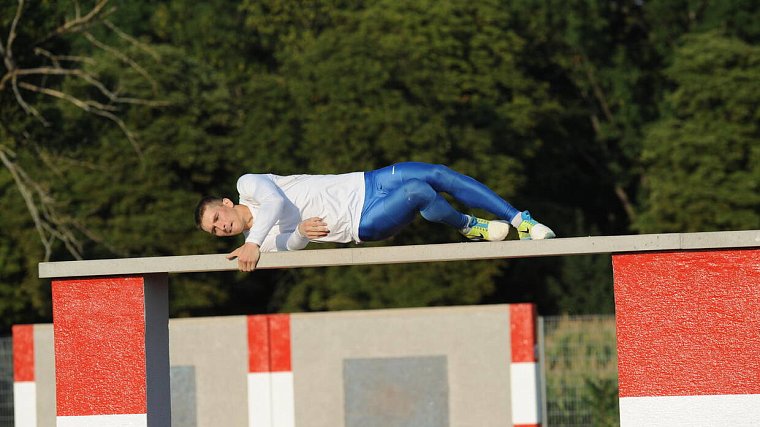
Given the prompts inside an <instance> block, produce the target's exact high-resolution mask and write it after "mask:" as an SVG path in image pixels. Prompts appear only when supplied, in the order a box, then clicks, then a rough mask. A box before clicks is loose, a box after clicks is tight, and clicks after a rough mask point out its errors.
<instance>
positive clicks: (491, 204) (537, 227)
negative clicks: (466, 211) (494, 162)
mask: <svg viewBox="0 0 760 427" xmlns="http://www.w3.org/2000/svg"><path fill="white" fill-rule="evenodd" d="M389 169H390V175H389ZM380 171H382V173H379V174H378V180H379V181H383V180H387V181H388V182H389V183H390V184H391V185H392V184H393V183H398V182H402V183H403V182H405V181H407V180H411V179H416V180H420V181H424V182H426V183H428V184H429V185H430V186H431V187H432V188H433V189H434V190H435V191H436V192H445V193H448V194H450V195H451V196H453V197H454V199H456V200H458V201H459V202H461V203H464V204H465V205H467V206H468V207H470V208H478V209H483V210H486V211H488V212H490V213H491V214H493V215H495V216H497V217H498V218H501V219H504V220H507V221H509V222H510V223H511V224H512V225H513V226H514V227H516V228H517V230H518V235H519V237H520V239H524V240H526V239H550V238H553V237H555V234H554V232H553V231H552V230H551V229H550V228H549V227H547V226H545V225H543V224H541V223H539V222H538V221H536V220H534V219H533V218H532V217H531V216H530V213H529V212H528V211H524V212H520V211H519V210H517V209H515V208H514V207H513V206H512V205H511V204H509V202H507V201H506V200H504V199H503V198H502V197H500V196H499V195H498V194H496V193H495V192H494V191H493V190H491V189H490V188H488V187H487V186H486V185H485V184H483V183H481V182H479V181H478V180H476V179H474V178H472V177H470V176H467V175H464V174H461V173H459V172H456V171H454V170H452V169H451V168H449V167H446V166H444V165H433V164H428V163H421V162H404V163H398V164H396V165H393V166H389V167H387V168H383V169H381V170H380ZM484 224H485V226H486V227H487V224H486V223H484ZM473 225H475V224H473ZM489 240H490V239H489ZM499 240H501V239H499Z"/></svg>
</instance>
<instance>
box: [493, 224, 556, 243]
mask: <svg viewBox="0 0 760 427" xmlns="http://www.w3.org/2000/svg"><path fill="white" fill-rule="evenodd" d="M549 231H551V230H549ZM508 234H509V223H508V222H507V221H500V220H495V221H493V220H492V221H489V222H488V239H486V240H488V241H491V242H499V241H502V240H504V239H506V238H507V235H508Z"/></svg>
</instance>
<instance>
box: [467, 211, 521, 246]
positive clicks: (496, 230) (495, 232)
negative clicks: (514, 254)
mask: <svg viewBox="0 0 760 427" xmlns="http://www.w3.org/2000/svg"><path fill="white" fill-rule="evenodd" d="M459 232H460V233H462V234H463V235H464V237H466V238H468V239H470V240H489V241H492V242H496V241H499V240H504V239H506V238H507V234H509V223H508V222H506V221H498V220H494V221H489V220H487V219H482V218H476V217H474V216H472V215H470V223H469V224H468V225H467V227H465V228H463V229H461V230H459Z"/></svg>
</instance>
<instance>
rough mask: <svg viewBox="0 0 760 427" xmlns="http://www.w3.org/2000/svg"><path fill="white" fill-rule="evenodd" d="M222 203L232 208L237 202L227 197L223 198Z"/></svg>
mask: <svg viewBox="0 0 760 427" xmlns="http://www.w3.org/2000/svg"><path fill="white" fill-rule="evenodd" d="M222 205H224V206H226V207H228V208H232V207H234V206H235V204H234V203H233V202H232V200H230V199H228V198H226V197H225V198H224V199H222Z"/></svg>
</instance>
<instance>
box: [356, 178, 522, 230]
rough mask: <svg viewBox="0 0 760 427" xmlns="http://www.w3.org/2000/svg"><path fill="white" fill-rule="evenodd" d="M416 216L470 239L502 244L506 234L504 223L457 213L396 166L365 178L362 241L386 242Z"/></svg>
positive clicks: (426, 186)
mask: <svg viewBox="0 0 760 427" xmlns="http://www.w3.org/2000/svg"><path fill="white" fill-rule="evenodd" d="M417 212H419V213H420V214H421V215H422V217H423V218H425V219H426V220H428V221H431V222H438V223H442V224H447V225H449V226H451V227H454V228H456V229H457V230H459V231H460V232H461V233H462V234H464V235H465V236H466V237H468V238H470V239H477V240H504V239H505V238H506V237H507V234H508V233H509V225H508V224H507V223H506V222H503V221H486V220H483V219H480V218H475V217H471V216H469V215H465V214H463V213H461V212H459V211H457V210H456V209H454V208H453V207H452V206H451V205H450V204H449V202H448V201H446V199H444V198H443V197H442V196H441V195H440V194H438V191H436V190H435V189H434V188H433V187H432V186H431V185H430V184H429V183H427V182H425V181H423V180H419V179H415V178H410V177H409V176H402V175H401V174H396V169H395V166H389V167H387V168H383V169H379V170H376V171H372V172H367V173H366V174H365V201H364V208H363V209H362V215H361V222H360V224H359V238H360V239H361V240H365V241H369V240H383V239H386V238H388V237H390V236H392V235H394V234H396V233H397V232H398V231H400V230H401V229H402V228H403V227H404V226H406V225H408V224H409V223H411V222H412V221H413V220H414V217H415V215H416V214H417Z"/></svg>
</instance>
